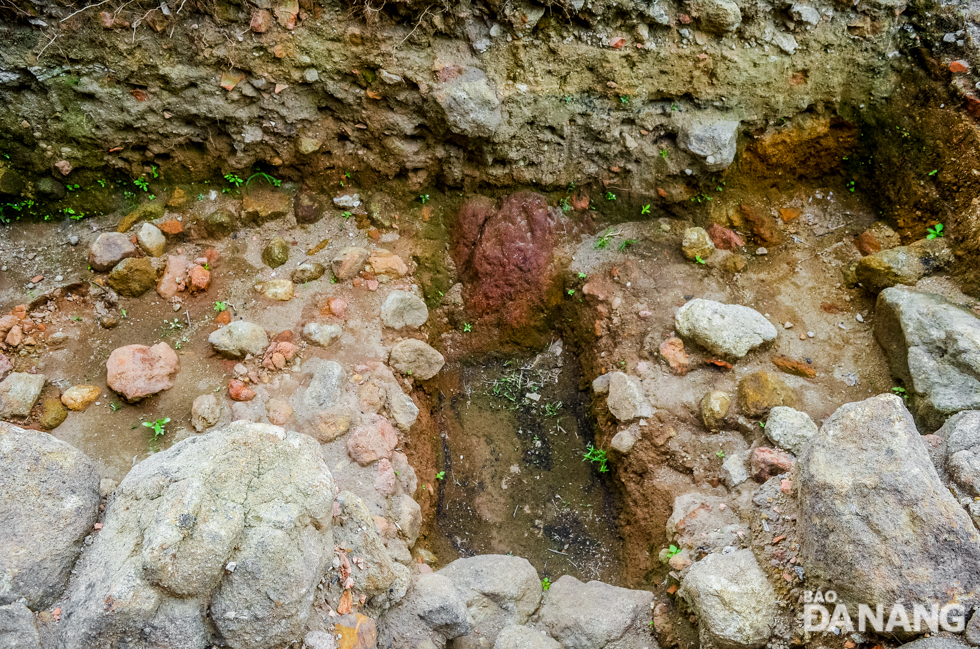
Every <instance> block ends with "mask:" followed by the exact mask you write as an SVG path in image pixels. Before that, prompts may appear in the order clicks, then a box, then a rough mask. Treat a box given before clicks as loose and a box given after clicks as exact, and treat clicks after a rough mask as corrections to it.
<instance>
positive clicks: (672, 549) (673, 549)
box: [667, 543, 681, 559]
mask: <svg viewBox="0 0 980 649" xmlns="http://www.w3.org/2000/svg"><path fill="white" fill-rule="evenodd" d="M680 553H681V549H680V548H679V547H677V546H676V545H674V544H673V543H671V544H670V546H669V547H668V548H667V558H668V559H671V558H673V557H676V556H677V555H678V554H680Z"/></svg>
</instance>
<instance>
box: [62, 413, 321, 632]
mask: <svg viewBox="0 0 980 649" xmlns="http://www.w3.org/2000/svg"><path fill="white" fill-rule="evenodd" d="M334 494H335V487H334V483H333V479H332V478H331V476H330V472H329V470H328V469H327V466H326V464H324V461H323V458H322V456H321V455H320V447H319V445H318V444H317V443H316V442H315V441H314V440H313V439H312V438H310V437H307V436H305V435H300V434H298V433H290V432H286V431H285V430H283V429H282V428H278V427H276V426H270V425H263V424H253V423H246V422H235V423H233V424H231V425H230V426H228V427H227V428H225V429H223V430H220V431H215V432H212V433H209V434H208V435H204V436H200V437H191V438H188V439H185V440H183V441H181V442H178V443H177V444H174V446H172V447H171V448H170V449H168V450H166V451H163V452H161V453H157V454H155V455H151V456H150V457H149V458H148V459H146V460H144V461H143V462H141V463H139V464H137V465H136V466H135V467H134V468H133V469H132V471H130V472H129V474H128V475H127V476H126V478H125V479H124V480H123V481H122V483H121V484H120V485H119V487H118V488H117V489H116V491H115V495H114V496H113V499H112V501H111V503H110V505H109V509H108V511H107V512H106V517H105V523H104V525H105V526H104V528H103V529H102V531H101V532H100V533H99V535H98V537H96V540H95V542H94V543H93V544H92V545H91V546H90V547H89V548H88V549H87V550H86V552H85V555H84V556H83V558H82V559H81V561H79V564H78V566H77V572H76V575H75V576H74V578H73V580H72V583H71V586H70V587H69V589H68V593H67V595H68V597H67V601H66V603H65V604H64V609H63V614H62V622H61V643H62V644H61V646H62V647H63V649H76V648H77V649H83V648H86V649H87V648H89V647H101V646H113V647H114V646H121V645H123V644H126V645H127V646H139V647H154V646H166V647H170V648H173V649H184V648H186V649H191V648H192V647H193V648H195V649H200V648H202V647H205V646H210V645H212V644H215V643H219V644H222V645H223V646H228V647H233V648H236V649H244V648H246V647H247V648H248V649H264V648H267V647H278V646H282V645H285V644H288V643H291V642H294V641H297V640H299V639H301V638H302V634H303V631H304V630H305V627H306V622H307V619H308V617H309V615H310V611H311V607H312V604H313V600H314V596H315V594H316V587H317V584H319V583H320V580H321V579H322V578H323V576H324V574H325V573H326V571H327V569H328V568H329V567H330V563H331V561H332V559H333V556H334V544H333V539H332V534H331V520H332V512H333V499H334ZM211 629H213V630H214V632H215V633H216V634H217V636H215V637H212V633H211ZM219 638H220V641H219ZM131 639H138V642H136V643H135V644H133V645H130V642H132V640H131Z"/></svg>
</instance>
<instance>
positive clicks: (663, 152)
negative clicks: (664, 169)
mask: <svg viewBox="0 0 980 649" xmlns="http://www.w3.org/2000/svg"><path fill="white" fill-rule="evenodd" d="M668 155H670V151H668V150H667V149H660V157H661V158H663V159H664V160H666V159H667V156H668Z"/></svg>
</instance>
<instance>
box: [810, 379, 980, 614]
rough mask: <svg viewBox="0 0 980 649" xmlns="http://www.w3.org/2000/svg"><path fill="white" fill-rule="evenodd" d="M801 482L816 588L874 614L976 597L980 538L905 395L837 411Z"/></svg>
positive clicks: (817, 440)
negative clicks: (898, 605)
mask: <svg viewBox="0 0 980 649" xmlns="http://www.w3.org/2000/svg"><path fill="white" fill-rule="evenodd" d="M795 482H797V486H798V490H799V501H800V516H799V518H798V520H797V528H798V530H799V534H800V541H801V550H800V560H801V564H802V566H803V568H804V569H805V570H806V574H807V583H808V584H812V585H813V586H814V587H816V586H818V585H821V584H826V585H828V586H829V587H832V588H833V589H834V590H836V591H837V593H838V595H840V596H841V597H842V598H844V599H845V600H848V601H851V602H861V603H866V604H868V605H870V606H871V608H872V610H873V609H874V607H875V605H876V604H882V605H884V606H885V608H886V609H889V608H890V607H891V606H892V605H893V604H894V603H895V602H898V601H912V602H948V601H954V600H956V601H959V602H960V603H963V604H964V605H966V606H970V605H972V604H974V603H976V602H977V601H978V594H980V592H978V589H980V536H978V533H977V530H976V528H975V527H974V526H973V523H972V521H971V520H970V517H969V516H968V515H967V513H966V512H965V511H963V509H962V508H961V507H960V506H959V505H958V504H957V503H956V501H955V500H954V499H953V497H952V496H951V495H950V493H949V490H947V489H946V488H945V487H944V486H943V484H942V483H941V482H940V480H939V476H938V474H937V473H936V469H935V468H934V467H933V465H932V462H931V461H930V459H929V454H928V451H927V450H926V446H925V443H924V442H923V441H922V438H921V437H920V435H919V433H918V432H917V431H916V429H915V424H914V423H913V421H912V417H911V415H910V414H909V412H908V411H907V410H906V409H905V406H904V404H903V403H902V399H900V398H899V397H897V396H894V395H890V394H886V395H881V396H877V397H872V398H870V399H867V400H865V401H861V402H858V403H849V404H846V405H844V406H841V407H840V408H838V410H837V412H835V413H834V414H833V415H831V417H830V418H829V419H827V421H826V422H825V423H824V425H823V426H822V427H821V429H820V432H819V433H817V435H815V436H814V437H813V439H811V440H810V443H809V444H808V445H807V447H806V450H805V451H804V452H803V454H802V455H801V456H800V458H799V462H798V463H797V480H796V481H795Z"/></svg>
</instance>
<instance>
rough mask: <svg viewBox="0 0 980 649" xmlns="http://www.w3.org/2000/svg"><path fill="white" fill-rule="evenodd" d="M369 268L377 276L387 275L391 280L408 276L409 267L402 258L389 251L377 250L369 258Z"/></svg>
mask: <svg viewBox="0 0 980 649" xmlns="http://www.w3.org/2000/svg"><path fill="white" fill-rule="evenodd" d="M368 268H369V269H370V271H371V272H372V273H374V274H375V275H387V276H388V277H391V278H397V277H404V276H405V275H407V274H408V266H406V265H405V262H404V261H402V258H401V257H399V256H398V255H396V254H395V253H393V252H389V251H387V250H375V251H374V252H372V253H371V256H370V257H369V258H368Z"/></svg>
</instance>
